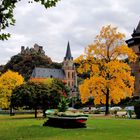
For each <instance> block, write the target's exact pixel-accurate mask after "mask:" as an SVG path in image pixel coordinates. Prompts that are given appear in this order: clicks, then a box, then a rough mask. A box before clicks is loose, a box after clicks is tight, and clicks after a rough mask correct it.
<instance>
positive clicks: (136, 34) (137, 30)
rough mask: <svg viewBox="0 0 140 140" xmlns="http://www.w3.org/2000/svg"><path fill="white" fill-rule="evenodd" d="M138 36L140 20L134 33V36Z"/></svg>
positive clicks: (139, 33)
mask: <svg viewBox="0 0 140 140" xmlns="http://www.w3.org/2000/svg"><path fill="white" fill-rule="evenodd" d="M137 36H140V21H139V23H138V26H137V28H136V29H134V31H133V34H132V37H137Z"/></svg>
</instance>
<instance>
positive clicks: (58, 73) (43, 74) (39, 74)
mask: <svg viewBox="0 0 140 140" xmlns="http://www.w3.org/2000/svg"><path fill="white" fill-rule="evenodd" d="M31 77H32V78H49V77H53V78H58V79H64V77H65V73H64V71H63V70H62V69H51V68H39V67H36V68H35V69H34V70H33V73H32V75H31Z"/></svg>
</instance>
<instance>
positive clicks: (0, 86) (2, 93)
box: [0, 70, 24, 108]
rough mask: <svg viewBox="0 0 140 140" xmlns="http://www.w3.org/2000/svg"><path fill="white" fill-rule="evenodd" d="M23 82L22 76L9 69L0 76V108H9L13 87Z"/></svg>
mask: <svg viewBox="0 0 140 140" xmlns="http://www.w3.org/2000/svg"><path fill="white" fill-rule="evenodd" d="M23 82H24V78H23V77H22V76H21V75H19V74H18V73H17V72H13V71H11V70H8V71H7V72H5V73H4V74H2V75H1V76H0V108H9V106H10V97H11V94H12V91H13V89H14V88H15V87H17V86H20V85H21V84H23Z"/></svg>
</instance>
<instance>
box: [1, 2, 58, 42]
mask: <svg viewBox="0 0 140 140" xmlns="http://www.w3.org/2000/svg"><path fill="white" fill-rule="evenodd" d="M20 1H21V0H1V1H0V31H2V30H4V29H6V28H7V27H9V26H10V25H15V18H14V14H13V10H14V8H15V5H16V3H17V2H20ZM33 1H34V2H38V3H41V4H42V5H43V6H44V7H45V8H46V9H47V8H50V7H53V6H55V5H56V3H57V2H58V1H60V0H27V2H29V3H32V2H33ZM9 37H10V34H9V33H0V40H7V39H8V38H9Z"/></svg>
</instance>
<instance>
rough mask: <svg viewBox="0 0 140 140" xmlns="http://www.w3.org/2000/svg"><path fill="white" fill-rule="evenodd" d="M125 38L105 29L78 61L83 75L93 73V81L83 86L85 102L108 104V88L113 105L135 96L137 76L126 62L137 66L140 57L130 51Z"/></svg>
mask: <svg viewBox="0 0 140 140" xmlns="http://www.w3.org/2000/svg"><path fill="white" fill-rule="evenodd" d="M124 37H125V36H124V34H122V33H120V32H117V28H113V27H111V26H110V25H108V26H105V27H103V28H102V30H101V32H100V34H99V35H97V36H96V38H95V41H94V43H93V44H91V45H89V46H88V47H87V48H86V49H85V52H84V54H82V55H81V56H80V57H78V58H77V59H76V60H75V62H76V63H78V64H79V67H78V69H77V71H78V72H79V73H85V72H88V73H90V78H89V79H86V80H85V81H84V83H83V84H81V85H80V86H79V89H80V94H81V99H82V102H83V103H84V102H86V101H88V99H89V97H91V96H92V97H94V103H95V104H100V103H103V104H105V103H106V94H107V89H108V90H109V102H111V101H113V102H114V103H118V102H120V100H121V99H124V98H126V97H131V96H132V93H133V91H134V77H133V76H131V68H130V66H129V65H128V64H127V63H125V60H124V59H125V58H127V59H128V61H129V62H130V63H133V62H135V61H136V59H137V56H136V54H135V53H134V52H133V50H132V49H131V48H128V46H127V44H126V43H125V41H124Z"/></svg>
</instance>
